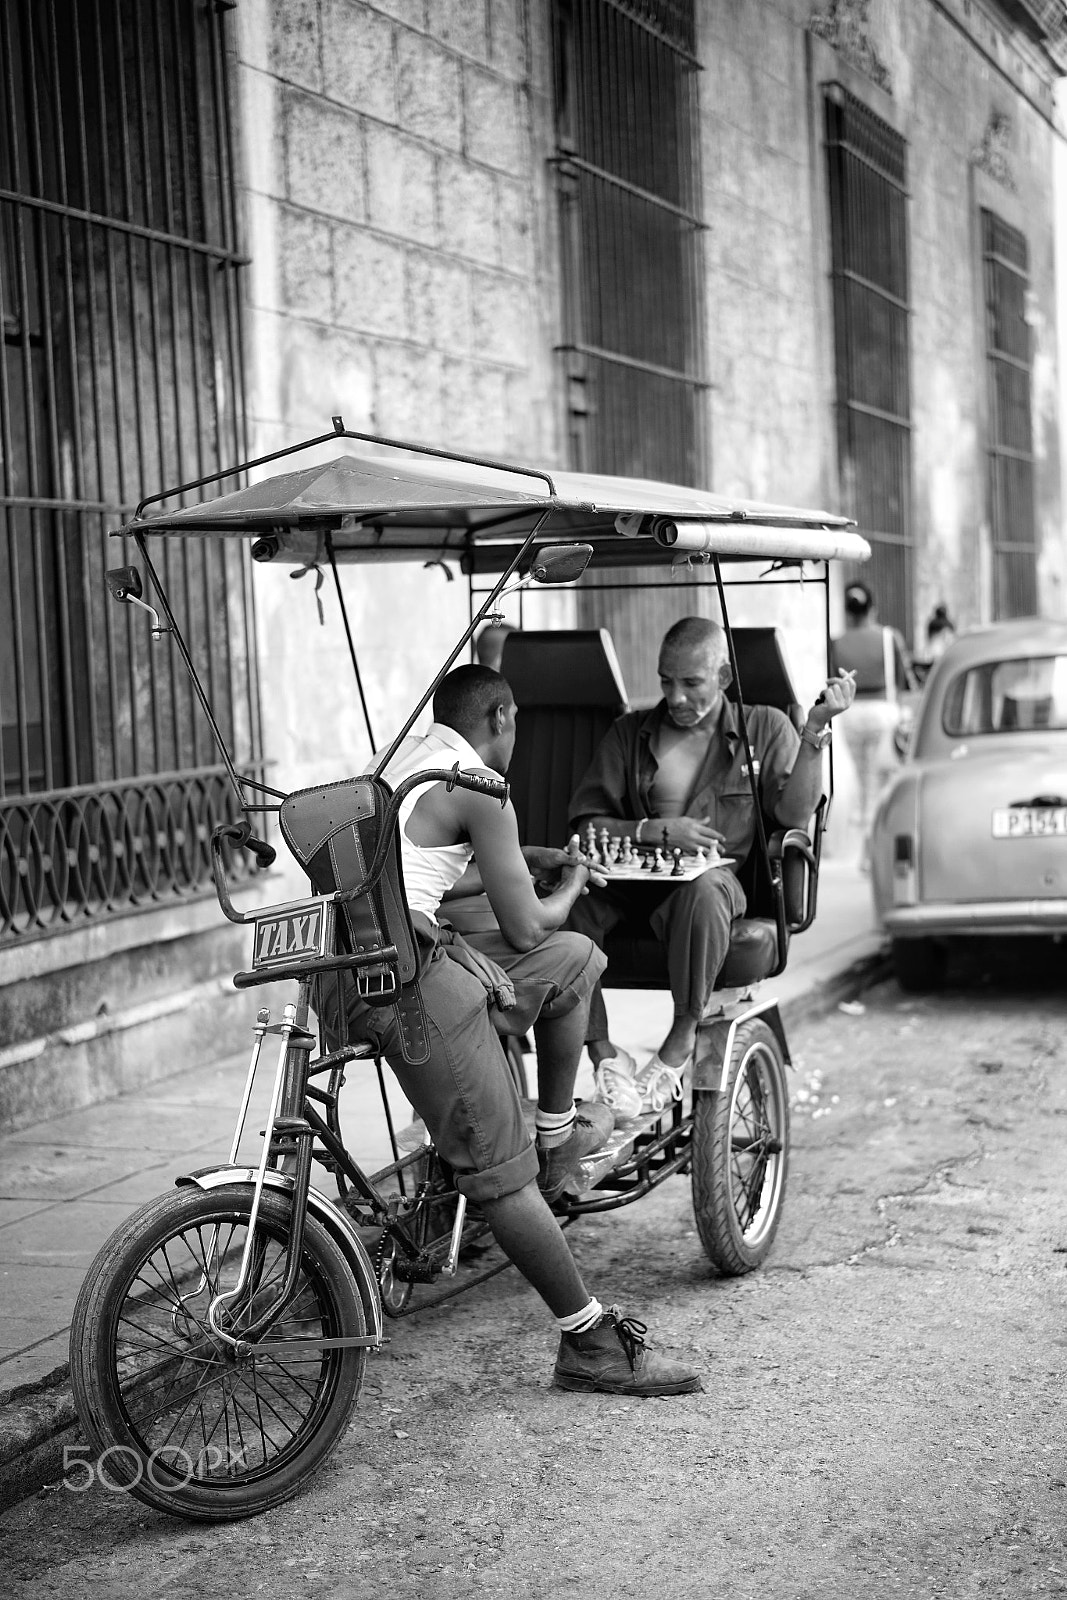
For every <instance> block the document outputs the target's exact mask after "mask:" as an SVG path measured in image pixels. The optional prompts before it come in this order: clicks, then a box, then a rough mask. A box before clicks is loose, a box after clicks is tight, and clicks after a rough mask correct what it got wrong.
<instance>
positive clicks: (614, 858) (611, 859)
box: [606, 839, 619, 867]
mask: <svg viewBox="0 0 1067 1600" xmlns="http://www.w3.org/2000/svg"><path fill="white" fill-rule="evenodd" d="M618 860H619V841H618V839H609V840H608V859H607V863H606V864H607V865H608V866H610V867H614V866H616V865H617V864H618Z"/></svg>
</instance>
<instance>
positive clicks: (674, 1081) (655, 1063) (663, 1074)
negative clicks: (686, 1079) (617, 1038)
mask: <svg viewBox="0 0 1067 1600" xmlns="http://www.w3.org/2000/svg"><path fill="white" fill-rule="evenodd" d="M692 1060H693V1057H692V1055H691V1054H690V1055H688V1056H686V1058H685V1060H684V1061H683V1062H681V1063H680V1065H679V1066H677V1067H669V1066H668V1065H667V1063H666V1062H665V1061H661V1060H660V1056H659V1052H658V1051H657V1052H656V1054H655V1055H654V1056H652V1057H651V1059H650V1060H648V1061H646V1062H645V1064H644V1066H643V1067H642V1068H641V1071H640V1072H639V1073H638V1074H637V1078H636V1080H635V1084H634V1087H635V1088H636V1090H637V1092H638V1094H639V1095H640V1096H641V1110H642V1111H646V1112H648V1111H656V1112H660V1111H665V1110H666V1109H667V1107H668V1106H669V1105H670V1103H671V1101H672V1100H680V1099H681V1098H682V1077H683V1074H684V1073H685V1070H686V1068H687V1067H688V1066H689V1065H690V1064H691V1063H692Z"/></svg>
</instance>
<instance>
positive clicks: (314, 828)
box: [278, 777, 429, 1066]
mask: <svg viewBox="0 0 1067 1600" xmlns="http://www.w3.org/2000/svg"><path fill="white" fill-rule="evenodd" d="M391 792H392V791H391V790H390V788H389V785H388V784H387V783H385V782H384V781H383V780H382V779H381V778H372V777H361V778H345V779H343V780H342V781H341V782H340V783H327V784H323V785H321V786H319V787H317V788H313V789H297V790H295V791H294V792H293V793H292V794H291V795H289V796H288V798H287V799H286V800H284V801H283V802H282V806H281V810H280V813H279V818H278V820H279V823H280V826H281V833H282V838H283V839H284V840H285V842H286V844H287V846H288V847H289V849H290V850H291V851H292V853H293V856H294V857H295V858H296V860H297V861H298V862H299V863H300V865H301V866H302V867H303V869H304V871H305V872H306V873H307V875H308V877H309V878H310V880H311V883H312V887H313V888H314V890H315V892H316V894H333V893H335V892H336V891H337V890H344V889H351V888H353V887H354V886H355V885H356V884H358V883H359V882H361V880H362V879H364V878H365V877H366V874H367V869H368V867H369V866H370V864H371V862H372V861H373V859H374V855H375V852H376V850H377V848H378V842H379V840H380V838H381V830H382V821H383V818H384V814H385V810H386V808H387V806H388V804H389V800H390V797H391ZM337 910H338V916H337V939H338V942H339V944H340V945H341V946H342V948H343V949H344V950H345V951H347V952H348V953H350V954H353V955H362V954H373V952H374V951H375V950H381V951H382V960H381V962H379V963H375V964H374V965H371V966H367V967H361V968H359V969H358V971H357V972H356V973H355V974H354V975H353V976H354V981H355V984H356V989H357V992H358V994H359V997H360V999H361V1000H363V1001H364V1002H365V1004H366V1005H368V1006H385V1005H389V1006H392V1007H394V1009H395V1011H396V1014H397V1021H398V1024H399V1028H400V1036H401V1040H402V1044H403V1054H404V1059H405V1060H406V1061H407V1062H409V1063H410V1064H411V1065H412V1066H419V1065H420V1064H421V1063H422V1062H424V1061H426V1060H428V1058H429V1038H428V1035H427V1031H426V1016H425V1012H424V1011H423V1006H422V996H421V994H420V992H419V986H418V974H419V951H418V945H417V943H416V939H415V930H414V928H413V927H412V923H411V914H410V912H409V910H408V903H407V897H406V895H405V893H404V872H403V867H402V865H401V860H400V840H399V838H398V836H397V834H396V831H395V830H394V833H393V837H392V840H391V841H390V845H389V850H388V853H387V855H386V859H385V867H384V869H383V871H382V875H381V877H380V878H379V879H378V882H377V883H376V884H375V885H374V887H373V888H372V889H371V891H370V892H369V894H361V895H358V896H357V897H356V898H355V899H354V900H347V901H343V902H342V903H341V904H340V905H339V906H338V908H337ZM390 946H392V947H394V948H395V951H396V954H395V955H389V954H387V953H386V952H387V951H388V950H389V947H390Z"/></svg>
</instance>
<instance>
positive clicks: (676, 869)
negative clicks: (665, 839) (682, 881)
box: [671, 845, 682, 878]
mask: <svg viewBox="0 0 1067 1600" xmlns="http://www.w3.org/2000/svg"><path fill="white" fill-rule="evenodd" d="M671 854H672V855H673V857H674V866H673V867H672V868H671V877H672V878H680V877H681V876H682V852H681V851H680V850H679V849H678V846H677V845H675V847H674V849H673V850H672V851H671Z"/></svg>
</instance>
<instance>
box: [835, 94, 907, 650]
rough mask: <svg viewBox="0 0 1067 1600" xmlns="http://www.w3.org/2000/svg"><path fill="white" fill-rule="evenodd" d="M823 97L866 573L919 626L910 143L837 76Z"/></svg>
mask: <svg viewBox="0 0 1067 1600" xmlns="http://www.w3.org/2000/svg"><path fill="white" fill-rule="evenodd" d="M825 108H826V152H827V159H828V164H829V188H830V229H831V273H832V280H833V304H834V350H835V358H836V389H837V420H838V426H837V436H838V456H839V461H840V467H841V478H842V486H843V489H844V492H845V497H846V503H847V505H848V509H849V512H850V514H851V515H852V516H854V517H855V518H856V520H857V522H858V523H859V526H860V531H861V532H862V533H863V535H864V537H865V538H866V539H867V540H868V541H869V542H870V545H871V560H870V563H869V564H868V565H867V567H866V568H865V569H864V571H863V573H862V576H863V579H864V581H865V582H867V583H869V584H870V586H871V588H872V590H873V591H874V594H875V595H876V597H877V601H878V609H879V613H880V615H881V617H882V620H883V621H884V622H887V623H889V624H891V625H892V626H894V627H897V628H899V629H900V630H901V631H902V632H903V633H905V634H909V635H910V631H911V601H912V581H913V578H912V569H913V546H914V537H913V533H912V523H911V378H910V358H909V349H908V234H907V204H908V191H907V146H906V144H905V142H904V140H903V139H902V138H901V137H900V135H899V134H898V133H897V132H896V131H895V130H894V129H893V128H891V127H890V126H889V124H888V123H886V122H883V121H882V119H881V118H880V117H877V116H875V114H874V113H873V112H872V111H870V110H869V109H868V108H867V107H866V106H865V105H864V104H863V103H862V102H861V101H859V100H857V99H856V98H855V97H854V96H853V95H851V94H849V93H848V91H847V90H845V89H843V88H841V86H840V85H838V84H831V85H830V86H829V87H828V89H827V92H826V97H825ZM853 575H859V574H858V569H857V573H856V574H852V573H849V574H848V576H853Z"/></svg>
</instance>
